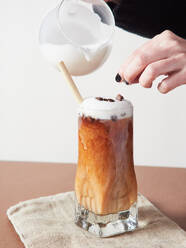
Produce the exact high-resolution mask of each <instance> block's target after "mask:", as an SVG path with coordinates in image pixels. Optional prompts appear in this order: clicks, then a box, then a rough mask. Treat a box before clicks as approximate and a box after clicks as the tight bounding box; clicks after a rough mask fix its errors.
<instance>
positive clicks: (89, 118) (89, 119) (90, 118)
mask: <svg viewBox="0 0 186 248" xmlns="http://www.w3.org/2000/svg"><path fill="white" fill-rule="evenodd" d="M87 120H88V121H90V122H94V121H95V119H94V118H92V117H91V116H88V117H87Z"/></svg>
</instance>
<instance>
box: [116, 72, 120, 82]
mask: <svg viewBox="0 0 186 248" xmlns="http://www.w3.org/2000/svg"><path fill="white" fill-rule="evenodd" d="M115 80H116V82H118V83H119V82H121V76H120V75H119V73H118V74H117V75H116V77H115Z"/></svg>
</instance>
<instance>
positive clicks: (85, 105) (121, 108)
mask: <svg viewBox="0 0 186 248" xmlns="http://www.w3.org/2000/svg"><path fill="white" fill-rule="evenodd" d="M108 99H109V98H108ZM113 100H114V101H104V100H98V99H96V98H95V97H90V98H86V99H85V100H84V101H83V102H82V103H81V104H80V106H79V109H78V114H79V115H80V116H86V117H92V118H94V119H100V120H110V119H113V118H117V119H123V118H128V117H131V116H132V113H133V106H132V104H131V103H130V102H129V101H127V100H125V99H123V100H122V101H121V100H117V99H113Z"/></svg>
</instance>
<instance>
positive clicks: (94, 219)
mask: <svg viewBox="0 0 186 248" xmlns="http://www.w3.org/2000/svg"><path fill="white" fill-rule="evenodd" d="M75 223H76V225H78V226H79V227H81V228H83V229H85V230H87V231H88V232H90V233H92V234H94V235H96V236H97V237H101V238H104V237H111V236H115V235H118V234H121V233H125V232H130V231H134V230H135V229H136V228H137V226H138V209H137V203H134V204H133V205H132V206H131V207H130V209H128V210H125V211H121V212H118V213H116V214H108V215H97V214H94V213H93V212H91V211H89V210H87V209H85V208H84V207H82V206H80V205H79V204H78V203H77V202H76V208H75Z"/></svg>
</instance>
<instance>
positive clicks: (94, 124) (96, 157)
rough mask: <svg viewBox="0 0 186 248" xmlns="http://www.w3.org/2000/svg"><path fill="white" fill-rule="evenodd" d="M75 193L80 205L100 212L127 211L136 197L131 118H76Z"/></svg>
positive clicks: (97, 212)
mask: <svg viewBox="0 0 186 248" xmlns="http://www.w3.org/2000/svg"><path fill="white" fill-rule="evenodd" d="M75 192H76V197H77V201H78V203H79V204H80V205H81V206H83V207H85V208H86V209H88V210H90V211H92V212H94V213H96V214H101V215H105V214H111V213H117V212H119V211H122V210H127V209H129V208H130V206H131V205H132V204H133V203H134V202H135V201H136V200H137V183H136V177H135V172H134V163H133V121H132V118H125V119H120V120H116V121H113V120H101V121H100V120H94V121H92V120H90V119H89V118H85V117H83V118H82V117H80V118H79V157H78V167H77V173H76V180H75Z"/></svg>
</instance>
